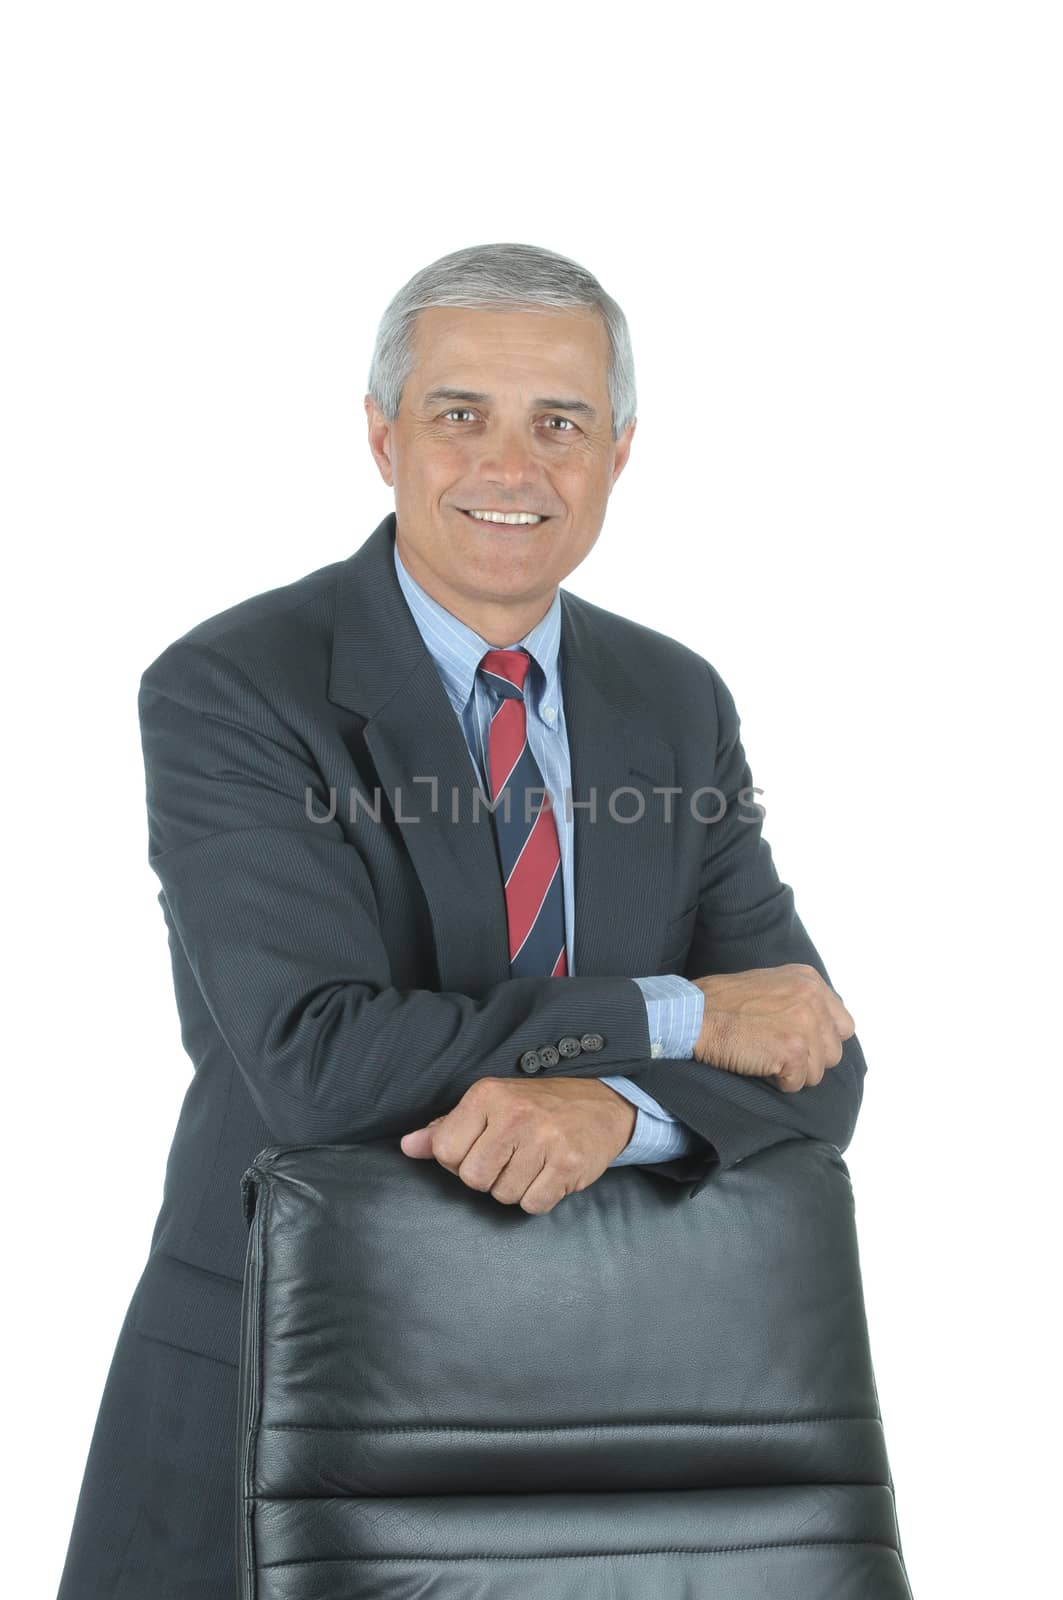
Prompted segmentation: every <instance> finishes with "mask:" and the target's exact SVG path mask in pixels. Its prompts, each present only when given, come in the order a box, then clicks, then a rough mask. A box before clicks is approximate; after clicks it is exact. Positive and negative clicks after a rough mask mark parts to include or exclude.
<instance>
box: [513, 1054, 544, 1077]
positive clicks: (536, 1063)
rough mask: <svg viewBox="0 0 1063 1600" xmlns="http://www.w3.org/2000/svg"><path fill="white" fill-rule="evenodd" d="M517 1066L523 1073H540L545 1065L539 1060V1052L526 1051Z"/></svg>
mask: <svg viewBox="0 0 1063 1600" xmlns="http://www.w3.org/2000/svg"><path fill="white" fill-rule="evenodd" d="M517 1065H518V1067H519V1068H520V1070H521V1071H522V1072H539V1071H541V1070H542V1065H543V1064H542V1062H541V1061H540V1059H539V1052H538V1050H525V1052H524V1054H523V1055H522V1056H521V1058H520V1060H519V1061H518V1062H517Z"/></svg>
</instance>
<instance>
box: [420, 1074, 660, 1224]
mask: <svg viewBox="0 0 1063 1600" xmlns="http://www.w3.org/2000/svg"><path fill="white" fill-rule="evenodd" d="M636 1116H637V1112H636V1109H635V1107H634V1106H633V1105H632V1104H631V1102H630V1101H629V1100H625V1099H624V1097H623V1095H621V1094H618V1093H617V1092H616V1090H615V1089H613V1088H611V1087H610V1085H609V1084H607V1083H602V1081H601V1079H600V1078H551V1079H549V1080H548V1081H547V1080H542V1081H540V1082H536V1083H529V1082H528V1081H527V1080H525V1079H516V1078H480V1079H478V1080H477V1082H476V1083H474V1084H473V1085H472V1086H471V1088H469V1089H466V1091H465V1093H464V1094H463V1095H462V1097H461V1099H460V1100H459V1101H458V1103H457V1105H456V1106H455V1107H454V1109H453V1110H452V1111H448V1112H447V1114H446V1116H445V1117H436V1118H435V1119H434V1121H432V1122H430V1123H429V1124H428V1126H427V1127H426V1128H418V1129H416V1131H415V1132H413V1133H406V1134H403V1136H402V1139H401V1140H400V1148H401V1149H402V1152H403V1154H404V1155H408V1156H413V1157H415V1158H417V1159H419V1160H425V1159H427V1158H429V1157H431V1158H433V1159H434V1160H436V1161H438V1162H439V1164H440V1166H441V1167H446V1169H447V1171H448V1172H453V1173H454V1174H455V1175H456V1176H457V1177H459V1178H460V1179H461V1181H462V1183H464V1184H467V1185H468V1187H469V1188H470V1189H480V1190H482V1191H484V1192H485V1193H490V1194H491V1195H492V1196H493V1197H494V1199H496V1200H498V1201H500V1202H501V1204H502V1205H507V1206H512V1205H519V1206H520V1207H521V1209H522V1210H523V1211H528V1212H531V1213H532V1214H533V1215H535V1216H541V1215H542V1214H543V1213H544V1212H546V1211H552V1210H553V1209H554V1207H555V1206H556V1205H557V1204H558V1202H559V1201H560V1200H563V1199H564V1198H565V1196H566V1195H569V1194H575V1193H576V1192H577V1190H579V1189H586V1188H589V1186H590V1185H591V1184H592V1183H594V1182H595V1181H596V1180H597V1179H598V1178H600V1177H601V1175H602V1173H603V1172H604V1171H605V1169H606V1167H608V1165H609V1163H610V1162H611V1161H612V1160H613V1158H614V1157H615V1156H618V1155H619V1154H620V1152H621V1150H623V1149H624V1147H625V1145H626V1144H627V1143H628V1141H629V1140H630V1138H631V1135H632V1133H633V1132H634V1129H635V1119H636Z"/></svg>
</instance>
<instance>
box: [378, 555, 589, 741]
mask: <svg viewBox="0 0 1063 1600" xmlns="http://www.w3.org/2000/svg"><path fill="white" fill-rule="evenodd" d="M392 554H393V556H394V559H395V573H396V576H397V577H398V580H399V585H400V587H401V589H402V592H403V594H404V595H405V596H406V601H407V604H408V605H409V607H410V610H411V612H412V613H413V620H414V621H415V622H416V624H417V626H418V628H419V629H420V633H421V637H422V639H423V640H424V642H425V645H426V646H427V648H428V650H429V652H430V653H431V655H432V658H433V660H434V661H435V664H436V666H437V668H438V669H439V675H440V677H441V678H442V680H443V687H444V688H445V689H446V691H447V694H448V695H449V696H450V699H451V702H452V704H453V705H454V708H455V710H456V711H457V712H458V714H459V716H460V715H461V713H462V712H463V711H464V710H465V707H466V706H467V705H468V703H469V697H470V695H471V694H472V692H473V685H474V684H475V682H476V669H477V668H478V667H479V665H480V662H481V661H482V660H483V657H484V652H485V651H486V650H490V649H491V648H492V646H491V645H490V644H488V642H487V640H486V639H483V638H481V637H480V635H479V634H478V633H477V632H476V630H475V629H474V628H470V627H469V625H468V623H465V622H462V620H461V618H460V617H456V616H455V615H454V613H453V612H452V611H448V610H447V608H446V607H445V606H442V605H440V603H439V601H438V600H436V599H435V598H434V597H433V596H432V595H430V594H429V593H428V592H427V591H426V590H425V589H424V588H422V586H421V585H420V584H419V583H418V582H417V579H416V578H414V577H413V575H412V574H411V573H410V572H408V571H407V570H406V567H405V566H404V565H403V562H402V558H401V557H400V555H399V547H398V545H397V544H396V543H395V541H394V540H392ZM560 644H561V590H560V588H558V589H556V590H555V591H554V598H553V600H552V601H551V603H550V609H549V610H548V611H547V613H546V615H545V616H544V617H541V618H540V619H539V621H538V622H537V623H536V624H535V626H534V628H531V629H529V631H528V632H527V633H526V634H525V635H524V637H523V639H520V640H518V645H520V646H522V647H523V648H524V649H525V650H527V652H528V654H529V655H530V656H531V658H532V660H533V661H534V662H535V663H536V665H537V666H538V667H539V670H540V672H541V674H542V680H543V686H542V701H543V703H545V704H554V705H556V704H557V702H558V698H559V696H558V687H557V686H558V656H559V651H560ZM507 648H512V649H516V648H517V645H513V646H510V647H507Z"/></svg>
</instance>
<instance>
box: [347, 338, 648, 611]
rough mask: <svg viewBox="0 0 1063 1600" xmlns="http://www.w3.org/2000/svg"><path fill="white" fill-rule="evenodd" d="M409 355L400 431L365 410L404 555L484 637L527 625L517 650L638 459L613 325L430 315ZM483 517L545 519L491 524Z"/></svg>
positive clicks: (371, 406) (587, 546)
mask: <svg viewBox="0 0 1063 1600" xmlns="http://www.w3.org/2000/svg"><path fill="white" fill-rule="evenodd" d="M413 347H414V354H415V365H414V368H413V371H412V372H411V374H410V376H409V378H408V379H407V381H406V384H405V387H404V389H403V393H402V400H401V404H400V406H399V414H398V416H397V418H396V419H395V421H394V422H391V423H389V422H387V421H386V419H385V418H384V417H382V415H381V413H380V411H379V409H378V407H377V406H376V405H375V403H374V402H373V401H372V399H371V398H370V397H369V396H366V402H365V404H366V412H367V415H368V418H369V443H370V448H371V449H372V451H373V455H374V457H375V459H376V462H377V465H378V466H379V468H380V471H381V474H382V476H383V478H384V481H385V482H386V483H389V484H392V485H393V486H394V489H395V513H396V538H397V541H398V547H399V555H400V557H401V558H402V559H403V561H404V563H405V565H406V566H407V567H408V569H409V570H410V571H411V572H412V573H413V575H414V577H415V578H417V580H418V581H419V582H421V583H422V585H423V586H424V587H425V588H426V589H427V590H428V591H429V593H431V594H433V595H434V596H435V597H436V598H438V599H439V600H440V601H441V603H442V604H444V605H446V606H447V607H448V609H450V610H451V611H453V612H455V613H456V614H457V615H459V616H462V617H463V618H464V619H465V620H467V621H469V622H470V624H471V625H472V626H473V627H477V628H478V631H480V632H481V633H484V637H491V635H489V634H487V633H485V632H484V627H483V626H480V624H481V623H483V624H485V625H489V626H490V627H491V628H492V629H493V631H494V633H495V634H499V630H501V634H504V633H505V632H506V631H507V627H510V625H512V627H517V628H519V632H517V633H515V634H513V635H512V637H511V638H510V640H509V641H508V642H510V643H512V642H514V640H515V639H516V638H518V637H521V636H522V635H523V633H524V632H526V631H527V629H528V628H529V627H531V626H532V625H534V623H535V622H536V621H537V620H538V619H539V617H541V616H542V615H543V613H544V612H545V611H546V609H547V608H548V606H549V604H550V602H551V601H552V599H553V596H554V592H555V590H556V587H557V585H558V584H559V583H560V582H561V581H562V579H563V578H565V577H566V576H567V575H568V573H570V572H571V571H572V570H573V568H575V567H577V566H579V564H580V562H581V561H582V560H583V559H584V557H585V556H586V555H587V553H588V552H589V551H590V549H591V547H592V546H593V544H594V543H595V541H596V539H597V537H598V534H599V532H600V530H601V526H602V522H603V520H604V517H605V508H606V502H607V501H608V498H609V494H610V492H611V490H612V487H613V484H614V483H615V482H616V479H617V478H618V477H619V475H620V473H621V471H622V470H623V467H624V464H625V462H626V461H627V457H628V452H629V450H630V448H631V440H632V436H633V434H634V431H635V424H634V422H632V423H631V425H630V426H629V427H628V428H627V429H625V431H624V433H623V435H622V436H621V438H620V439H618V440H616V441H615V442H614V440H613V437H612V419H611V416H610V410H609V392H608V385H607V373H608V360H609V342H608V336H607V334H606V331H605V325H604V323H603V322H602V320H601V318H600V316H599V315H598V313H597V312H595V311H593V310H587V311H582V310H580V311H577V312H572V313H568V312H554V311H542V312H538V311H535V312H526V311H520V310H509V309H506V310H495V309H488V308H483V309H480V308H478V309H475V310H459V309H452V308H449V307H432V308H431V309H430V310H428V311H422V312H421V313H420V315H419V316H418V318H417V322H416V325H415V328H414V339H413ZM474 510H483V511H506V512H515V511H527V512H534V513H537V514H540V515H541V516H543V518H544V520H543V521H541V522H538V523H534V524H527V525H521V524H517V525H513V524H504V523H492V522H482V521H476V520H475V519H474V518H473V517H472V516H470V515H469V513H470V511H474ZM510 631H511V630H510Z"/></svg>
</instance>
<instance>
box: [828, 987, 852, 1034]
mask: <svg viewBox="0 0 1063 1600" xmlns="http://www.w3.org/2000/svg"><path fill="white" fill-rule="evenodd" d="M823 994H824V998H825V1000H826V1002H827V1011H828V1013H829V1015H830V1020H831V1023H832V1025H833V1026H834V1027H835V1028H837V1030H838V1033H839V1036H840V1037H841V1038H842V1039H851V1038H852V1036H853V1034H854V1033H855V1032H856V1023H855V1022H854V1021H853V1019H852V1016H851V1014H850V1012H849V1011H848V1010H847V1008H846V1006H845V1003H844V1001H843V1000H842V997H841V995H840V994H837V993H836V992H835V990H833V989H832V988H831V986H830V984H829V983H827V984H824V986H823Z"/></svg>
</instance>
